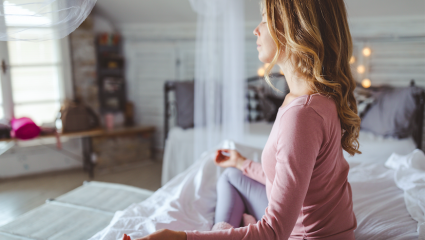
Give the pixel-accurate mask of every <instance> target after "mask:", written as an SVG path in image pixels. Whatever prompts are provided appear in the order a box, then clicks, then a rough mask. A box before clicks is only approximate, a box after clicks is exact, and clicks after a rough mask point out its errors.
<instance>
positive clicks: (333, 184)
mask: <svg viewBox="0 0 425 240" xmlns="http://www.w3.org/2000/svg"><path fill="white" fill-rule="evenodd" d="M262 166H263V170H264V173H265V175H266V178H267V180H266V188H267V196H268V198H269V201H270V205H269V208H268V210H269V209H270V208H272V209H273V208H276V210H278V212H282V211H279V209H282V208H287V209H288V210H287V211H284V212H286V213H285V214H284V215H282V216H281V218H278V219H273V218H270V219H269V221H270V222H273V221H275V220H277V221H280V220H282V221H285V224H284V225H287V224H286V222H291V221H287V220H289V219H288V215H287V214H289V215H291V217H296V218H297V219H296V223H295V226H292V225H288V226H287V227H288V229H290V228H291V227H293V231H292V234H291V237H305V238H309V237H319V238H320V237H323V238H326V239H333V238H331V236H332V235H334V234H337V233H340V234H343V235H337V236H334V239H354V234H353V230H354V229H355V228H356V219H355V215H354V213H353V207H352V196H351V187H350V184H349V183H348V181H347V175H348V170H349V165H348V163H347V161H346V160H345V159H344V156H343V154H342V147H341V127H340V122H339V118H338V114H337V110H336V106H335V103H334V101H333V100H332V99H330V98H327V97H325V96H322V95H320V94H313V95H304V96H301V97H298V98H296V99H295V100H293V101H292V102H291V103H290V104H288V105H286V106H285V107H282V108H280V109H279V113H278V115H277V118H276V122H275V124H274V126H273V129H272V131H271V133H270V137H269V140H268V142H267V144H266V146H265V148H264V151H263V155H262ZM248 172H249V171H248ZM278 185H279V186H278ZM282 191H283V192H282ZM271 198H274V199H271ZM299 201H301V203H300V202H299ZM288 204H290V205H292V204H294V205H297V204H302V207H301V211H300V212H298V210H299V209H300V208H297V207H295V206H293V207H291V206H288ZM272 211H273V210H272ZM293 211H297V212H298V214H295V213H294V212H293ZM285 215H286V216H285ZM266 219H267V215H266ZM344 232H346V233H345V234H344Z"/></svg>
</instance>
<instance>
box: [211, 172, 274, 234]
mask: <svg viewBox="0 0 425 240" xmlns="http://www.w3.org/2000/svg"><path fill="white" fill-rule="evenodd" d="M268 203H269V202H268V200H267V194H266V187H265V186H264V185H263V184H261V183H259V182H257V181H255V180H253V179H251V178H249V177H247V176H245V175H243V173H242V172H241V171H240V170H239V169H236V168H227V169H226V170H225V171H224V172H223V174H222V175H221V176H220V178H219V179H218V183H217V206H216V209H215V223H218V222H227V223H229V224H230V225H232V226H233V227H234V228H238V227H240V225H241V221H242V215H243V214H244V213H248V214H250V215H252V216H254V217H255V219H256V220H257V221H258V220H260V219H261V218H262V217H263V215H264V213H265V210H266V208H267V205H268Z"/></svg>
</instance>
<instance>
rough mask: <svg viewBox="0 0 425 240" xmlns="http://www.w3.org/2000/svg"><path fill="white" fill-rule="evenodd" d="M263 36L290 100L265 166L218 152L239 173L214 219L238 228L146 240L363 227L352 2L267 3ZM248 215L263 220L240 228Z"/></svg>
mask: <svg viewBox="0 0 425 240" xmlns="http://www.w3.org/2000/svg"><path fill="white" fill-rule="evenodd" d="M254 34H255V35H256V36H257V39H258V40H257V45H258V47H257V49H258V52H259V59H260V60H261V61H262V62H264V63H270V65H269V67H268V69H267V70H266V71H267V72H270V70H271V69H272V68H273V66H274V65H275V64H277V65H279V67H280V68H281V70H282V71H283V72H284V74H285V76H286V79H287V82H288V85H289V89H290V93H289V94H288V95H287V96H286V98H285V100H284V102H283V104H282V107H281V108H280V109H279V112H278V114H277V117H276V121H275V123H274V125H273V128H272V131H271V133H270V136H269V139H268V141H267V144H266V146H265V148H264V150H263V154H262V165H261V164H259V163H255V162H253V161H251V160H247V159H245V158H244V157H243V156H241V155H240V154H239V153H238V152H237V151H229V150H219V151H218V152H217V157H216V164H218V165H219V166H222V167H231V168H228V169H226V171H225V172H224V173H223V174H222V176H221V177H220V179H219V182H218V185H217V191H218V200H217V207H216V219H215V221H216V223H219V222H224V223H223V224H224V225H226V224H227V225H228V226H229V227H230V228H229V229H227V230H220V231H209V232H197V231H193V232H192V231H186V232H174V231H170V230H161V231H159V232H156V233H154V234H151V235H149V236H147V237H145V238H142V239H171V240H173V239H175V240H180V239H181V240H186V239H188V240H197V239H203V240H208V239H224V240H226V239H265V240H268V239H270V240H271V239H288V238H289V239H329V240H333V239H345V240H351V239H354V230H355V229H356V227H357V223H356V218H355V215H354V213H353V203H352V195H351V187H350V184H349V183H348V181H347V175H348V170H349V166H348V163H347V162H346V160H345V159H344V156H343V153H342V150H345V151H346V152H348V153H349V154H350V155H354V154H356V153H360V152H359V150H358V147H359V144H358V140H357V138H358V134H359V126H360V118H359V117H358V116H357V106H356V102H355V99H354V95H353V90H354V88H355V81H354V80H353V77H352V75H351V72H350V66H349V63H348V62H349V58H350V57H351V54H352V42H351V35H350V31H349V28H348V24H347V16H346V9H345V5H344V2H343V0H332V1H328V0H314V1H313V0H312V1H306V0H264V1H263V19H262V22H261V23H260V24H259V25H258V27H257V28H256V29H255V30H254ZM266 80H267V82H268V83H270V81H269V79H268V78H267V77H266ZM229 155H230V156H229ZM244 212H247V213H248V214H250V215H252V216H254V217H255V218H256V220H258V222H257V223H256V224H250V225H248V226H246V227H239V226H240V224H241V219H242V215H243V214H244ZM124 239H129V238H128V237H124Z"/></svg>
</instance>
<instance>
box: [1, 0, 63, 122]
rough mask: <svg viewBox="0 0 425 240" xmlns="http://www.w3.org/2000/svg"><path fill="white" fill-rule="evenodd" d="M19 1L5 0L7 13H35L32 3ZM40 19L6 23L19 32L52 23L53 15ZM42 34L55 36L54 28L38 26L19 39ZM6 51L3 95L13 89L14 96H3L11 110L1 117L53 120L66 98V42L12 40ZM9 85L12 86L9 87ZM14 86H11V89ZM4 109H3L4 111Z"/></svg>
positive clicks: (12, 94) (4, 101)
mask: <svg viewBox="0 0 425 240" xmlns="http://www.w3.org/2000/svg"><path fill="white" fill-rule="evenodd" d="M18 1H19V0H8V1H4V8H5V9H4V11H5V12H6V13H14V14H18V15H19V14H20V13H25V14H28V13H31V10H32V9H31V5H29V6H28V8H26V5H22V6H17V5H15V4H14V2H18ZM39 21H40V22H38V23H31V21H25V20H23V19H22V18H19V19H15V18H13V17H6V19H5V23H6V27H7V30H8V31H9V32H11V31H13V32H16V31H19V30H21V29H25V28H27V27H34V25H33V24H36V25H39V24H40V23H49V21H50V19H49V17H40V19H39ZM39 34H43V35H45V34H47V35H53V34H54V32H53V29H52V28H48V27H37V28H33V29H31V30H25V31H22V33H20V35H21V36H19V38H21V37H22V38H26V39H31V38H34V39H36V38H37V35H39ZM5 44H6V46H5V47H3V48H2V49H6V51H7V53H6V54H1V53H0V54H1V55H2V58H3V59H4V60H5V61H6V62H8V64H7V65H8V69H9V73H8V74H3V75H2V79H1V80H2V81H3V82H8V81H9V84H7V83H6V84H4V83H2V85H3V86H6V88H5V87H3V89H2V91H1V92H2V93H3V95H5V94H6V95H7V92H8V91H9V92H10V93H11V94H10V95H11V96H9V99H8V98H7V96H3V97H2V98H1V99H3V101H2V104H1V105H2V106H3V108H4V109H6V108H8V109H9V112H7V111H4V112H5V114H3V111H1V112H0V118H3V117H6V118H11V117H15V118H20V117H30V118H31V119H32V120H34V122H36V123H37V124H39V125H41V124H42V123H48V122H53V121H54V119H55V117H56V115H57V113H58V111H59V109H60V104H61V101H62V100H63V99H65V94H64V92H65V91H64V89H63V86H64V85H66V84H64V81H65V80H67V79H69V77H68V78H66V77H64V72H65V71H64V69H63V68H64V65H65V64H64V63H65V62H66V61H65V62H64V60H63V59H64V57H65V56H63V44H64V43H63V41H61V40H49V41H9V42H7V43H5ZM7 86H9V87H7ZM7 88H10V89H7ZM3 108H2V109H1V110H3Z"/></svg>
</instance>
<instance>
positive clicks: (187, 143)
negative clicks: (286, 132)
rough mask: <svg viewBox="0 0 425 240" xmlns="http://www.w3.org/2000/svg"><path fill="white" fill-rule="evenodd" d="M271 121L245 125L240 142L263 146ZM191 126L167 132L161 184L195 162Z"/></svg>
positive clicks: (258, 146) (252, 145) (271, 124)
mask: <svg viewBox="0 0 425 240" xmlns="http://www.w3.org/2000/svg"><path fill="white" fill-rule="evenodd" d="M272 126H273V123H268V122H253V123H249V124H246V125H245V129H246V131H245V135H244V138H243V139H244V141H243V142H242V144H244V145H247V146H251V147H256V148H261V149H262V148H263V147H264V146H265V145H266V142H267V139H268V137H269V134H270V131H271V129H272ZM193 142H194V130H193V128H189V129H182V128H180V127H174V128H172V129H171V130H170V132H169V133H168V138H167V140H166V142H165V149H164V158H163V165H162V175H161V184H162V186H164V185H165V184H166V183H167V182H168V181H170V180H171V179H172V178H174V177H175V176H177V175H178V174H180V173H182V172H184V171H185V170H186V169H188V168H189V167H190V166H192V164H193V163H194V162H195V159H194V157H193V152H194V150H193Z"/></svg>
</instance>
